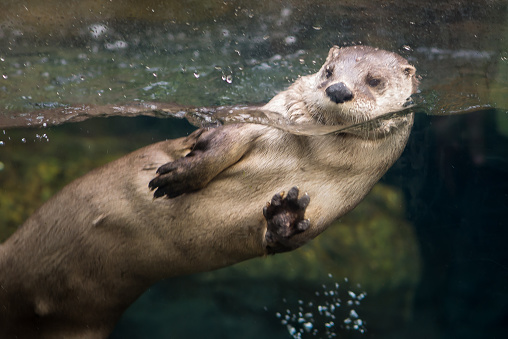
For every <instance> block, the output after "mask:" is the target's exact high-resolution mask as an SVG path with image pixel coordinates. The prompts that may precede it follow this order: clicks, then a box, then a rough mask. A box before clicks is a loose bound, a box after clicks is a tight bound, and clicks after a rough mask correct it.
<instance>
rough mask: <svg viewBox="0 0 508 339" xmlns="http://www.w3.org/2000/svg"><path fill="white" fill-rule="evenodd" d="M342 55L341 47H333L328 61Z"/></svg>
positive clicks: (327, 58)
mask: <svg viewBox="0 0 508 339" xmlns="http://www.w3.org/2000/svg"><path fill="white" fill-rule="evenodd" d="M339 53H340V47H339V46H333V47H332V48H330V51H329V52H328V56H327V57H326V61H330V60H332V59H333V58H336V57H337V56H338V55H339Z"/></svg>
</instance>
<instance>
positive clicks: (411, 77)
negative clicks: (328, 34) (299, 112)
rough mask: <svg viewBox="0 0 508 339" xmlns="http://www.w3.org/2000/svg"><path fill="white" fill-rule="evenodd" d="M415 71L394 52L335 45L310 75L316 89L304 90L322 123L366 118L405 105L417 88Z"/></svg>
mask: <svg viewBox="0 0 508 339" xmlns="http://www.w3.org/2000/svg"><path fill="white" fill-rule="evenodd" d="M415 71H416V69H415V68H414V67H413V66H411V65H410V64H409V63H408V62H407V61H406V60H405V59H404V58H402V57H401V56H399V55H397V54H395V53H391V52H387V51H384V50H380V49H376V48H372V47H367V46H352V47H345V48H339V47H337V46H334V47H332V48H331V49H330V52H329V53H328V57H327V58H326V62H325V63H324V65H323V66H322V67H321V69H320V70H319V72H318V73H316V74H313V75H312V76H310V77H309V80H311V82H310V86H312V87H314V91H305V93H306V94H305V95H304V100H305V102H306V104H307V106H308V107H309V111H310V112H311V114H312V116H313V117H314V119H315V120H316V121H318V122H320V123H323V124H327V125H351V124H356V123H360V122H364V121H366V120H370V119H373V118H376V117H378V116H381V115H384V114H386V113H390V112H396V111H400V110H401V109H403V107H404V104H405V103H406V101H407V99H408V98H409V97H410V96H411V94H413V93H415V91H416V90H417V86H418V81H417V80H416V77H415ZM389 122H390V121H387V123H389ZM380 127H381V126H380ZM384 127H387V126H384Z"/></svg>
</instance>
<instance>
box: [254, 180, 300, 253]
mask: <svg viewBox="0 0 508 339" xmlns="http://www.w3.org/2000/svg"><path fill="white" fill-rule="evenodd" d="M298 193H299V191H298V188H297V187H293V188H291V189H290V190H289V192H288V194H287V196H286V197H284V193H278V194H275V195H274V196H273V198H272V201H271V202H270V203H269V204H267V205H266V206H265V207H264V208H263V215H264V216H265V219H266V222H267V231H266V234H265V240H266V250H267V252H268V254H275V253H280V252H286V251H291V250H293V249H295V248H297V247H299V246H300V245H301V243H294V242H293V241H292V239H291V238H292V237H293V236H294V235H295V234H298V233H302V232H303V231H305V230H307V229H308V228H309V226H310V221H309V220H308V219H304V216H305V210H306V208H307V206H308V205H309V202H310V197H309V195H308V194H304V195H303V196H302V197H301V198H300V199H298Z"/></svg>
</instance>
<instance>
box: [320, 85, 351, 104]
mask: <svg viewBox="0 0 508 339" xmlns="http://www.w3.org/2000/svg"><path fill="white" fill-rule="evenodd" d="M325 92H326V95H328V97H329V98H330V100H331V101H333V102H335V103H336V104H342V103H344V102H346V101H349V100H351V99H353V92H351V90H350V89H349V88H348V87H347V86H346V84H345V83H343V82H339V83H337V84H333V85H331V86H329V87H328V88H326V91H325Z"/></svg>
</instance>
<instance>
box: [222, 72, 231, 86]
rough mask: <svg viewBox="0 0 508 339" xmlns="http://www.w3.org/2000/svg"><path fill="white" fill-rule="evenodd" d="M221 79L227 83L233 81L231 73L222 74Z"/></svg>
mask: <svg viewBox="0 0 508 339" xmlns="http://www.w3.org/2000/svg"><path fill="white" fill-rule="evenodd" d="M222 81H225V82H227V83H228V84H231V83H232V82H233V75H231V74H227V75H226V74H223V75H222Z"/></svg>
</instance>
